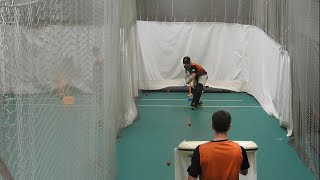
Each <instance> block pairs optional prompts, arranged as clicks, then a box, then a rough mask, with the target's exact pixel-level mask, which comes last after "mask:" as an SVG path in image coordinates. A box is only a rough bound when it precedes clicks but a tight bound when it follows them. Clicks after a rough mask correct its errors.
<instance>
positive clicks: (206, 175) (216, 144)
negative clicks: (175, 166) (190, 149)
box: [188, 140, 250, 180]
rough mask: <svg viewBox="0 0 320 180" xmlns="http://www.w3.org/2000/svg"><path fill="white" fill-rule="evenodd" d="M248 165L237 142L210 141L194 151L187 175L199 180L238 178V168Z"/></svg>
mask: <svg viewBox="0 0 320 180" xmlns="http://www.w3.org/2000/svg"><path fill="white" fill-rule="evenodd" d="M249 167H250V165H249V161H248V158H247V154H246V152H245V150H244V149H243V148H242V147H241V146H239V144H237V143H235V142H232V141H229V140H223V141H211V142H208V143H205V144H201V145H199V146H198V147H197V148H196V150H195V151H194V154H193V157H192V160H191V165H190V166H189V168H188V172H189V175H190V176H192V177H195V178H197V177H198V175H200V179H201V180H238V179H239V173H240V169H242V170H246V169H248V168H249Z"/></svg>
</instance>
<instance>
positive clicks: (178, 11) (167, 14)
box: [137, 0, 252, 22]
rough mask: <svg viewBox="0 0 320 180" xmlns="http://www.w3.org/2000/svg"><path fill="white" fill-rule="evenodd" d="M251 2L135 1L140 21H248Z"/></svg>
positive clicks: (250, 0) (247, 0) (196, 0)
mask: <svg viewBox="0 0 320 180" xmlns="http://www.w3.org/2000/svg"><path fill="white" fill-rule="evenodd" d="M251 4H252V0H239V1H236V0H225V1H224V0H201V1H199V0H137V13H138V19H140V20H147V19H148V20H157V21H165V20H166V21H200V22H202V21H206V22H210V21H216V22H217V21H218V22H235V21H237V20H238V21H243V22H245V21H249V19H248V18H249V16H250V15H249V14H250V5H251Z"/></svg>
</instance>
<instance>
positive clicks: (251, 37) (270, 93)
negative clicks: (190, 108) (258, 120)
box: [137, 21, 292, 135]
mask: <svg viewBox="0 0 320 180" xmlns="http://www.w3.org/2000/svg"><path fill="white" fill-rule="evenodd" d="M137 39H138V49H139V53H138V55H139V57H138V59H139V61H140V66H139V67H140V72H141V74H142V75H141V76H140V77H141V78H140V80H141V81H142V82H143V83H142V88H144V89H161V88H164V87H168V86H180V85H181V86H182V85H183V84H184V79H183V77H184V76H183V73H184V70H183V66H182V63H181V62H182V58H183V57H184V56H190V57H191V59H193V61H194V62H197V63H199V64H201V65H202V66H203V67H204V68H205V69H206V70H207V72H208V76H209V79H208V81H207V84H206V85H207V86H210V87H214V88H222V89H229V90H233V91H239V92H247V93H249V94H251V95H253V96H254V97H255V98H256V99H257V101H258V102H259V103H260V104H261V106H262V107H263V108H264V110H265V111H266V112H267V113H268V114H270V115H273V116H275V117H276V118H278V119H279V122H280V125H281V126H283V127H286V128H287V129H288V135H291V132H292V119H291V104H290V102H291V84H290V82H291V79H290V58H289V56H288V53H287V52H285V51H281V46H280V45H279V44H277V43H276V42H275V41H273V40H272V39H271V38H270V37H269V36H267V35H266V34H265V33H264V32H263V31H262V30H261V29H259V28H257V27H255V26H250V25H240V24H227V23H199V22H198V23H195V22H193V23H191V22H150V21H138V22H137Z"/></svg>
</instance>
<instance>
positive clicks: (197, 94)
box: [182, 56, 208, 110]
mask: <svg viewBox="0 0 320 180" xmlns="http://www.w3.org/2000/svg"><path fill="white" fill-rule="evenodd" d="M182 63H183V67H184V69H185V71H186V78H185V83H186V84H188V85H189V84H190V83H191V82H192V84H191V85H190V86H191V88H192V90H191V91H192V94H193V97H192V102H191V105H190V106H191V109H192V110H195V109H197V107H198V105H200V104H202V102H201V100H200V98H201V93H202V90H203V87H204V86H205V84H206V82H207V79H208V75H207V71H206V70H204V69H203V67H201V66H200V65H199V64H196V63H192V62H191V59H190V57H188V56H185V57H184V58H183V59H182Z"/></svg>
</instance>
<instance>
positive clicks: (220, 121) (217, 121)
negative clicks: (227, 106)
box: [212, 110, 231, 133]
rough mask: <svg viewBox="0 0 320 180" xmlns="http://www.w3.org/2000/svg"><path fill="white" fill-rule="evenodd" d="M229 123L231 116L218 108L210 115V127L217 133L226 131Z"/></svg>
mask: <svg viewBox="0 0 320 180" xmlns="http://www.w3.org/2000/svg"><path fill="white" fill-rule="evenodd" d="M230 124H231V116H230V113H228V112H227V111H224V110H220V111H217V112H215V113H214V114H213V115H212V128H214V130H215V131H216V132H217V133H224V132H227V131H228V129H229V127H230Z"/></svg>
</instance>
